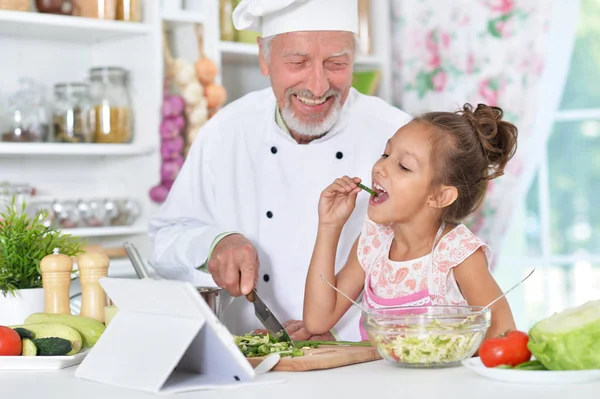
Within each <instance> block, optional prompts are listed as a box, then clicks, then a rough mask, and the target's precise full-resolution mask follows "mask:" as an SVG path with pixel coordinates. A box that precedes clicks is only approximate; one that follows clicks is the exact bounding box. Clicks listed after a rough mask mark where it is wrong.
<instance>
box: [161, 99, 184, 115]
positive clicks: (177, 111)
mask: <svg viewBox="0 0 600 399" xmlns="http://www.w3.org/2000/svg"><path fill="white" fill-rule="evenodd" d="M184 108H185V103H184V101H183V97H181V96H177V95H167V96H166V97H165V98H164V101H163V105H162V115H163V117H169V116H178V115H181V114H182V113H183V109H184Z"/></svg>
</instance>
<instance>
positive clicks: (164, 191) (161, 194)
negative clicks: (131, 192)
mask: <svg viewBox="0 0 600 399" xmlns="http://www.w3.org/2000/svg"><path fill="white" fill-rule="evenodd" d="M169 189H170V187H166V186H164V185H162V184H159V185H158V186H154V187H152V189H151V190H150V199H151V200H152V201H154V202H156V203H159V204H160V203H163V202H165V200H166V199H167V196H168V195H169Z"/></svg>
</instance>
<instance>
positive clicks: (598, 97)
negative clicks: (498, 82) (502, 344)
mask: <svg viewBox="0 0 600 399" xmlns="http://www.w3.org/2000/svg"><path fill="white" fill-rule="evenodd" d="M598 20H600V0H582V3H581V10H580V17H579V21H578V26H577V37H576V39H575V47H574V51H573V56H572V59H571V64H570V69H569V74H568V78H567V81H566V83H565V87H564V92H563V97H562V101H561V104H560V109H559V111H558V112H557V114H556V115H555V117H554V125H553V129H552V132H551V135H550V137H549V140H548V144H547V147H546V148H545V152H544V160H543V162H542V165H541V166H540V169H539V171H538V172H537V176H536V178H535V180H534V182H533V184H532V186H531V187H530V189H529V192H528V194H527V198H526V199H525V201H524V204H523V206H522V207H521V209H519V210H518V211H517V212H516V215H515V217H514V220H513V223H512V225H511V228H510V229H509V231H508V232H507V238H506V241H505V243H504V247H503V248H502V250H501V252H500V258H499V263H498V267H497V269H496V270H497V271H496V272H495V276H496V278H497V280H498V282H499V283H500V286H501V288H502V289H503V290H506V289H508V288H510V287H511V286H513V285H514V284H515V283H516V282H518V281H519V280H520V279H521V278H522V277H524V276H525V274H526V273H527V272H528V271H529V270H531V268H532V267H536V272H535V273H534V274H533V276H532V277H531V278H530V279H529V280H527V282H526V283H525V284H524V285H523V286H521V287H520V288H519V289H518V290H515V291H513V292H512V293H511V294H509V301H510V303H511V307H512V310H513V313H514V315H515V318H516V321H517V326H518V327H519V328H520V329H527V328H529V327H530V326H531V325H532V323H534V322H535V321H537V320H540V319H542V318H544V317H547V316H550V315H551V314H552V313H554V312H556V311H560V310H562V309H564V308H566V307H571V306H577V305H580V304H582V303H584V302H586V301H588V300H593V299H600V24H598V22H597V21H598Z"/></svg>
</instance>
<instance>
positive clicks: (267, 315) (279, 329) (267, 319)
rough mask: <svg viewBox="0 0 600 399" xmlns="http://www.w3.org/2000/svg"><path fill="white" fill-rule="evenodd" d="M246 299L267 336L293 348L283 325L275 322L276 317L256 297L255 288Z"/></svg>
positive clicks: (292, 342) (257, 296) (258, 297)
mask: <svg viewBox="0 0 600 399" xmlns="http://www.w3.org/2000/svg"><path fill="white" fill-rule="evenodd" d="M246 299H248V301H250V302H252V303H253V304H254V314H256V317H257V318H258V320H260V322H261V323H262V324H263V326H265V328H266V329H267V331H269V334H271V336H272V337H273V338H275V339H276V340H277V342H289V343H290V345H291V346H294V341H292V339H291V338H290V336H289V334H288V333H287V331H286V330H285V328H284V327H283V325H282V324H281V323H280V322H279V320H277V317H275V315H274V314H273V313H271V311H270V310H269V307H268V306H267V305H266V304H265V302H264V301H263V300H262V298H261V297H260V296H259V295H258V292H256V288H253V289H252V291H251V292H250V293H249V294H248V295H246Z"/></svg>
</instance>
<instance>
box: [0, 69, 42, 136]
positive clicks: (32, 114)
mask: <svg viewBox="0 0 600 399" xmlns="http://www.w3.org/2000/svg"><path fill="white" fill-rule="evenodd" d="M4 112H5V116H4V118H3V119H4V126H3V128H2V136H1V139H2V141H8V142H20V143H25V142H41V141H46V140H48V132H49V130H50V127H49V123H48V122H49V121H48V115H47V102H46V98H45V95H44V88H43V87H42V86H41V85H40V84H39V83H38V82H36V81H34V80H32V79H29V78H21V79H19V89H18V90H17V91H16V92H15V93H13V94H12V95H11V96H10V97H9V98H8V101H7V105H6V109H5V110H4Z"/></svg>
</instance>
